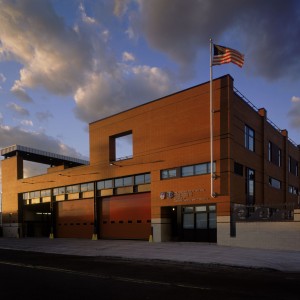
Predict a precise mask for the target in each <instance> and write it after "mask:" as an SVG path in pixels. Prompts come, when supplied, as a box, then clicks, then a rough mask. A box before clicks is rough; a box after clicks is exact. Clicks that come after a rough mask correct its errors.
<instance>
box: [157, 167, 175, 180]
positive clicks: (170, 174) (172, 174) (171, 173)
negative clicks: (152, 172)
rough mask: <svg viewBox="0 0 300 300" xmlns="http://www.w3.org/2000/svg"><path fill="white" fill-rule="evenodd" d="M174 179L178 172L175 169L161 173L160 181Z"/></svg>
mask: <svg viewBox="0 0 300 300" xmlns="http://www.w3.org/2000/svg"><path fill="white" fill-rule="evenodd" d="M174 177H178V170H177V169H176V168H175V169H167V170H162V171H161V178H162V179H167V178H174Z"/></svg>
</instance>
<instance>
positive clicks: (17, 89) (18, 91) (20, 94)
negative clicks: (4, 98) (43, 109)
mask: <svg viewBox="0 0 300 300" xmlns="http://www.w3.org/2000/svg"><path fill="white" fill-rule="evenodd" d="M10 91H11V92H12V93H13V94H14V95H15V96H16V97H17V98H18V99H19V100H21V101H23V102H33V100H32V98H31V97H30V96H29V95H28V94H27V93H26V91H25V90H24V89H23V88H22V86H21V83H20V82H19V81H18V80H17V81H16V82H15V84H14V85H13V87H12V88H11V90H10Z"/></svg>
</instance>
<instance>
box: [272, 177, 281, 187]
mask: <svg viewBox="0 0 300 300" xmlns="http://www.w3.org/2000/svg"><path fill="white" fill-rule="evenodd" d="M269 184H270V186H271V187H273V188H275V189H279V190H280V189H281V182H280V181H279V180H277V179H275V178H273V177H269Z"/></svg>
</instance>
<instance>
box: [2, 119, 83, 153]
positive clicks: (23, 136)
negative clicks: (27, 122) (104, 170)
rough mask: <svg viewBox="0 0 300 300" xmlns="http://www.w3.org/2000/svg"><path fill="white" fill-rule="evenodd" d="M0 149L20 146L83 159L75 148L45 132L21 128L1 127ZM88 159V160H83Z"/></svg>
mask: <svg viewBox="0 0 300 300" xmlns="http://www.w3.org/2000/svg"><path fill="white" fill-rule="evenodd" d="M0 136H1V140H0V148H4V147H8V146H11V145H15V144H19V145H22V146H27V147H31V148H36V149H40V150H44V151H49V152H53V153H58V154H61V155H66V156H71V157H78V158H82V155H80V154H79V153H78V152H77V151H76V150H75V149H74V148H71V147H69V146H67V145H65V144H64V143H63V142H62V141H60V140H58V139H56V138H53V137H51V136H48V135H46V134H45V133H44V132H38V131H29V130H24V129H22V128H20V127H12V126H7V125H0ZM83 159H86V158H83Z"/></svg>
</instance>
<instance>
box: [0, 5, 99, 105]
mask: <svg viewBox="0 0 300 300" xmlns="http://www.w3.org/2000/svg"><path fill="white" fill-rule="evenodd" d="M0 23H1V27H0V40H1V43H0V59H2V60H3V59H6V60H9V59H13V60H16V61H18V62H19V63H21V64H22V65H23V68H22V69H21V71H20V79H19V80H17V81H16V82H15V85H14V87H13V88H12V92H14V93H15V94H16V95H18V96H20V97H21V98H23V97H24V89H26V88H35V87H39V86H41V87H44V88H46V89H47V90H48V91H50V92H52V93H55V94H61V95H66V94H70V93H72V92H74V91H75V90H76V88H77V86H78V84H79V83H80V82H81V81H82V80H83V78H84V76H85V72H86V71H88V70H91V69H92V66H93V56H92V53H91V49H92V48H93V45H92V43H91V39H89V36H86V35H85V34H83V33H82V32H76V31H75V30H74V29H73V28H70V27H68V26H67V25H66V24H65V23H64V21H63V19H62V18H61V17H59V16H58V15H57V14H56V13H55V11H54V9H53V7H52V6H51V2H50V1H48V0H44V1H37V0H16V1H9V0H1V10H0ZM20 24H22V26H20ZM22 89H23V90H22ZM23 100H24V98H23ZM27 100H28V99H27Z"/></svg>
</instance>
